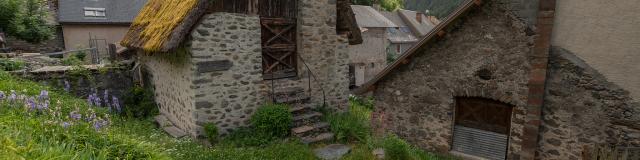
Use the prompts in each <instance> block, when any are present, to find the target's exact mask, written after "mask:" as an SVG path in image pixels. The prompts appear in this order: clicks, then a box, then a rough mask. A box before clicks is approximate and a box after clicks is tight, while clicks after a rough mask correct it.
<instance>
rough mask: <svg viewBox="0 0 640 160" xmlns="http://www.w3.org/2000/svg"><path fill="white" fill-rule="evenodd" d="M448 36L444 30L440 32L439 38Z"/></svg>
mask: <svg viewBox="0 0 640 160" xmlns="http://www.w3.org/2000/svg"><path fill="white" fill-rule="evenodd" d="M446 34H447V32H445V31H443V30H440V31H438V37H444V35H446Z"/></svg>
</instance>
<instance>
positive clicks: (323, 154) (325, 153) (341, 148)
mask: <svg viewBox="0 0 640 160" xmlns="http://www.w3.org/2000/svg"><path fill="white" fill-rule="evenodd" d="M349 151H351V147H349V146H347V145H344V144H331V145H328V146H326V147H323V148H318V149H314V150H313V153H315V154H316V156H317V157H318V158H320V159H323V160H337V159H340V158H341V157H342V156H343V155H345V154H347V153H349Z"/></svg>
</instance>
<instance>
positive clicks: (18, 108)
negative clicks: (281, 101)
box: [0, 71, 452, 160]
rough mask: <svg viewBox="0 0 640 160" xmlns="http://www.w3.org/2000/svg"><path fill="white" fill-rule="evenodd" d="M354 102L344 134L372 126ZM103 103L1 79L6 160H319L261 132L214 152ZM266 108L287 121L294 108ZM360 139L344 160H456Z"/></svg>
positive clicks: (242, 135)
mask: <svg viewBox="0 0 640 160" xmlns="http://www.w3.org/2000/svg"><path fill="white" fill-rule="evenodd" d="M11 90H14V91H13V92H12V91H11ZM65 90H66V89H65ZM49 91H50V92H49ZM14 93H15V95H16V96H15V97H14V96H13V95H14ZM12 99H13V100H12ZM350 100H351V106H350V111H349V114H347V115H348V116H353V117H358V118H346V119H352V120H358V121H360V122H359V123H354V124H351V123H345V125H344V126H357V125H363V124H366V122H368V121H369V119H368V116H366V115H368V114H369V113H370V112H371V109H372V108H373V100H372V99H360V98H355V97H352V98H351V99H350ZM49 102H52V103H49ZM96 103H97V100H96V98H95V97H94V98H89V99H87V100H83V99H79V98H75V97H73V96H71V95H70V94H67V93H65V92H64V91H63V89H59V88H50V87H46V86H41V85H39V84H37V83H34V82H30V81H26V80H21V79H17V78H14V77H12V76H10V75H9V74H7V73H5V72H2V71H0V159H95V160H102V159H160V160H162V159H222V160H225V159H248V160H258V159H260V160H315V159H317V158H316V157H315V155H314V154H313V152H312V150H311V148H310V147H309V146H307V145H304V144H301V143H300V142H298V141H296V140H293V139H288V138H285V139H283V138H277V137H275V136H272V135H279V134H273V133H269V132H258V131H257V129H256V128H244V129H239V130H237V131H234V132H232V133H230V134H229V135H227V136H226V137H224V138H222V139H220V140H219V141H218V143H215V144H214V146H213V147H212V148H207V147H204V146H202V145H201V144H199V143H196V142H194V141H192V140H191V139H190V138H182V139H174V138H171V137H169V136H168V135H166V134H165V133H164V131H162V130H161V129H158V128H156V127H155V126H154V125H153V121H152V119H151V118H130V117H126V116H118V115H117V114H113V113H114V111H112V110H108V108H105V107H99V106H104V105H96ZM263 108H268V109H265V110H270V111H278V112H273V113H280V110H282V108H286V106H284V105H268V106H265V107H263ZM274 108H275V109H274ZM266 113H272V112H266V111H265V112H264V113H263V115H266ZM275 115H284V114H275ZM274 117H283V116H274ZM274 117H271V118H267V119H274ZM285 117H286V116H285ZM285 123H288V122H285ZM334 123H336V122H334ZM278 124H284V123H278ZM207 126H211V125H207ZM265 126H268V125H265ZM276 126H281V125H276ZM214 128H215V127H205V130H206V132H207V134H209V135H217V133H216V132H217V129H214ZM276 128H279V127H276ZM344 128H346V127H342V128H340V129H344ZM367 130H368V129H367ZM345 133H349V132H346V131H345ZM367 133H368V131H367ZM347 135H348V134H347ZM353 135H358V136H360V137H365V138H361V139H362V140H357V141H348V142H349V143H350V144H351V145H352V146H353V147H354V149H353V151H352V153H350V154H348V155H347V156H346V157H344V159H348V160H360V159H374V155H372V154H371V151H372V150H373V149H376V148H385V149H386V150H388V151H387V152H388V153H387V154H388V156H389V158H388V159H404V158H407V159H452V158H448V157H444V158H443V157H439V156H436V155H433V154H429V153H427V152H424V151H422V150H420V149H417V148H415V147H413V146H411V145H409V144H407V143H406V142H404V141H402V140H401V139H399V138H398V137H396V136H392V135H390V136H386V137H373V136H371V135H370V134H353ZM352 137H357V136H352ZM347 139H349V138H347ZM351 139H358V138H351ZM398 157H400V158H398Z"/></svg>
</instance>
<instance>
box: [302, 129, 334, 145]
mask: <svg viewBox="0 0 640 160" xmlns="http://www.w3.org/2000/svg"><path fill="white" fill-rule="evenodd" d="M334 136H335V134H333V133H331V132H326V133H321V134H319V135H314V136H307V137H302V138H300V139H301V141H302V143H304V144H311V143H318V142H328V141H332V140H333V138H334Z"/></svg>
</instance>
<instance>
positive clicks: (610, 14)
mask: <svg viewBox="0 0 640 160" xmlns="http://www.w3.org/2000/svg"><path fill="white" fill-rule="evenodd" d="M556 3H557V4H556V10H557V11H556V12H555V14H556V18H555V21H554V27H553V36H552V41H551V44H552V45H554V46H558V47H562V48H564V49H566V50H568V51H571V52H572V53H574V54H575V55H576V56H578V57H580V59H583V60H584V61H585V62H586V63H587V64H589V66H591V67H593V68H594V69H596V70H598V71H599V72H600V73H601V74H602V75H604V76H605V77H606V78H607V79H608V80H609V81H611V82H613V83H615V84H616V85H618V86H620V87H622V88H623V89H625V90H627V91H629V92H630V94H631V97H632V98H633V100H634V101H635V102H640V76H639V75H640V65H639V64H638V63H639V62H640V52H639V51H640V30H639V29H638V28H639V26H640V21H639V20H636V19H638V18H636V17H640V9H638V6H640V1H638V0H615V1H602V0H558V1H557V2H556ZM631 19H633V20H631Z"/></svg>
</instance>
